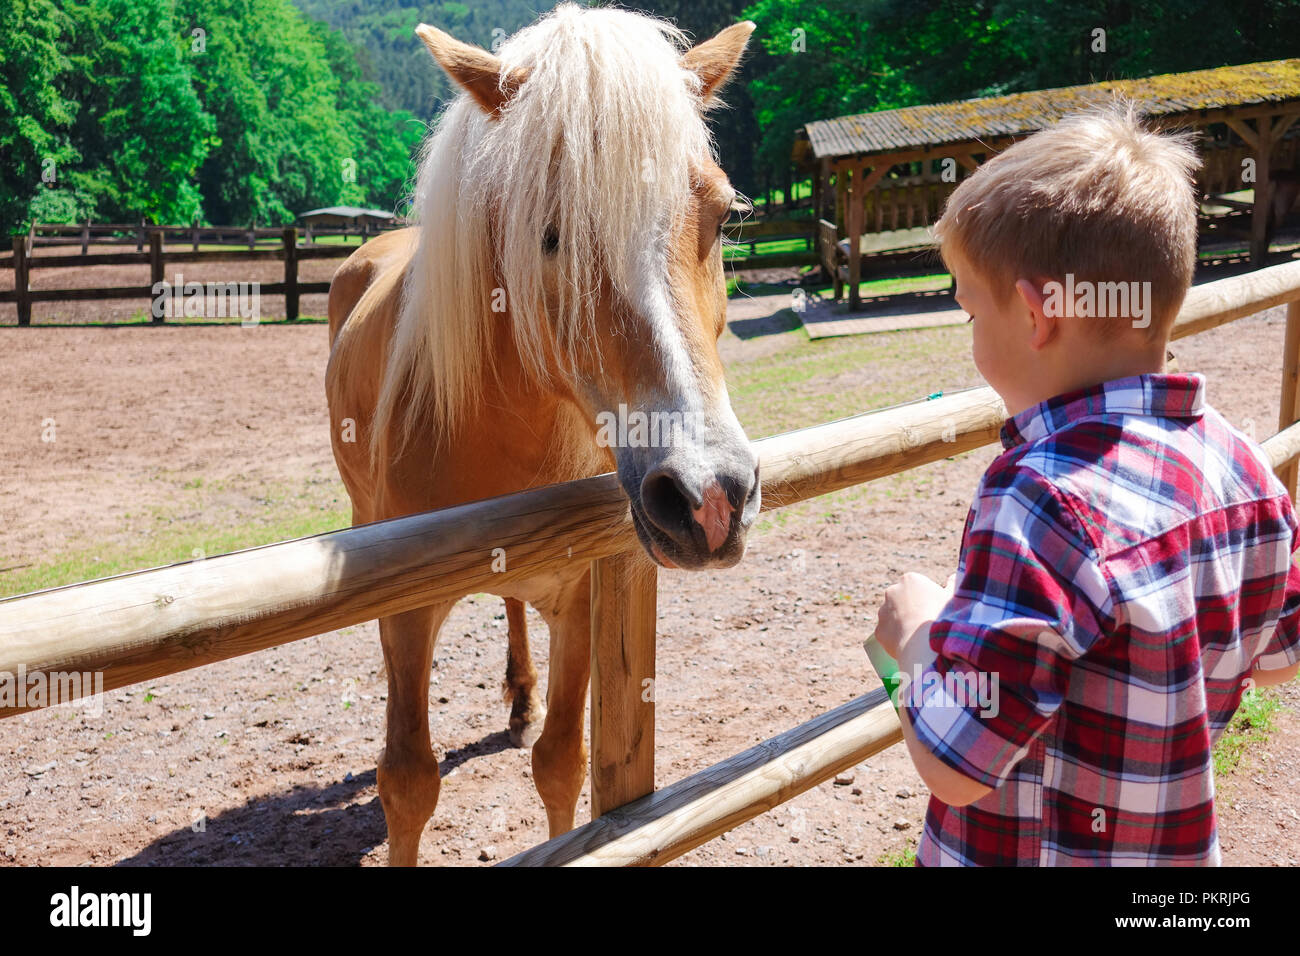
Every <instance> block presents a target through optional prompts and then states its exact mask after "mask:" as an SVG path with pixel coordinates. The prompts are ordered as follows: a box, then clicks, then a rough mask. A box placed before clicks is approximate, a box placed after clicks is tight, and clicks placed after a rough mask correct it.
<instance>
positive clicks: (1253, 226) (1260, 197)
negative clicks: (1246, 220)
mask: <svg viewBox="0 0 1300 956" xmlns="http://www.w3.org/2000/svg"><path fill="white" fill-rule="evenodd" d="M1256 125H1257V126H1258V129H1259V132H1258V134H1257V135H1256V146H1255V197H1254V200H1253V204H1252V207H1251V210H1250V261H1251V264H1252V265H1253V266H1254V267H1255V268H1256V269H1259V268H1261V267H1262V266H1264V265H1265V264H1266V263H1267V261H1268V238H1269V237H1268V214H1269V207H1271V206H1272V205H1273V172H1272V159H1271V157H1272V154H1273V130H1272V126H1271V125H1270V124H1269V120H1268V118H1267V117H1262V116H1261V117H1260V118H1259V119H1258V120H1257V121H1256Z"/></svg>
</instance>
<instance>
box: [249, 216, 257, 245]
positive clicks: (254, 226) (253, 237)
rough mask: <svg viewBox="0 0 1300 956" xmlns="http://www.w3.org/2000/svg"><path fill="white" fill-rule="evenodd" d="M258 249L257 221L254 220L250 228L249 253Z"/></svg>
mask: <svg viewBox="0 0 1300 956" xmlns="http://www.w3.org/2000/svg"><path fill="white" fill-rule="evenodd" d="M256 247H257V220H256V219H254V220H253V224H252V225H251V226H249V227H248V251H249V252H252V251H253V249H255V248H256Z"/></svg>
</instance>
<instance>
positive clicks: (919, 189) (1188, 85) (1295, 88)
mask: <svg viewBox="0 0 1300 956" xmlns="http://www.w3.org/2000/svg"><path fill="white" fill-rule="evenodd" d="M1116 95H1120V96H1123V97H1126V98H1128V99H1131V100H1133V101H1134V102H1135V103H1136V104H1137V105H1138V107H1139V108H1140V109H1141V110H1142V111H1143V113H1144V114H1145V115H1146V116H1147V117H1148V118H1149V119H1150V120H1151V121H1152V122H1153V123H1155V124H1156V125H1158V126H1160V127H1163V128H1168V129H1173V128H1179V129H1196V130H1202V131H1204V133H1205V135H1203V136H1202V137H1201V149H1202V158H1203V160H1204V165H1203V167H1202V169H1201V172H1200V174H1199V185H1200V188H1201V191H1202V196H1203V197H1206V198H1211V199H1213V198H1214V197H1218V196H1221V195H1222V194H1224V193H1232V192H1236V191H1240V190H1245V189H1251V188H1253V189H1254V193H1255V202H1254V203H1253V205H1252V204H1250V203H1245V204H1243V203H1240V202H1236V201H1233V200H1223V201H1222V202H1223V203H1224V205H1225V207H1226V208H1228V209H1234V208H1235V209H1241V210H1244V211H1246V212H1248V213H1249V217H1250V228H1249V241H1250V256H1251V260H1252V261H1253V262H1255V263H1257V264H1262V263H1263V260H1264V257H1265V254H1266V252H1267V249H1268V245H1267V231H1268V214H1269V212H1268V211H1269V204H1270V202H1271V201H1272V199H1273V187H1274V182H1275V172H1276V171H1278V170H1289V169H1296V170H1297V171H1300V124H1297V122H1296V121H1297V120H1298V119H1300V59H1289V60H1273V61H1270V62H1265V63H1248V64H1244V65H1241V66H1224V67H1218V68H1215V69H1210V70H1196V71H1193V72H1189V73H1170V74H1165V75H1161V76H1152V77H1146V78H1144V79H1136V80H1115V81H1109V82H1103V83H1091V84H1088V85H1085V86H1070V87H1062V88H1060V89H1053V90H1035V91H1033V92H1029V93H1012V94H1009V95H1006V96H990V97H982V98H980V99H973V100H964V101H961V102H956V103H940V104H935V105H927V106H910V107H905V108H902V109H895V110H883V111H880V112H876V113H861V114H858V115H854V116H841V117H838V118H835V119H827V120H818V121H816V122H811V123H808V124H807V125H806V126H805V127H803V128H802V129H800V130H798V131H797V133H796V138H795V144H794V150H793V159H794V163H795V166H796V167H798V168H799V169H801V170H803V171H804V172H805V174H811V175H812V179H813V208H814V210H815V211H816V214H817V216H818V217H819V219H821V220H822V222H821V225H820V227H819V240H818V248H819V253H820V254H821V259H822V263H823V266H824V267H826V268H828V269H829V270H831V274H832V275H833V276H834V277H835V279H836V291H837V295H838V291H839V285H840V284H841V282H845V281H846V282H847V283H848V286H849V303H850V305H851V306H852V307H855V308H856V307H857V306H858V305H859V296H858V282H859V280H860V277H861V274H862V272H861V263H862V255H861V252H862V251H863V250H864V249H868V250H869V248H871V246H872V244H871V243H870V242H867V243H866V244H865V245H864V237H868V236H870V235H871V234H873V233H884V232H889V231H893V230H898V229H907V228H915V227H919V226H928V225H929V224H930V223H932V222H933V221H934V220H935V219H937V218H938V216H939V213H940V211H941V210H942V209H943V204H944V202H945V201H946V200H947V198H948V195H949V194H950V193H951V192H952V191H953V190H954V189H955V188H956V187H957V183H958V182H959V181H960V180H961V179H962V178H964V177H965V176H966V175H967V174H968V173H969V172H970V171H972V170H974V169H975V168H977V166H978V164H979V163H980V162H983V161H984V160H986V159H987V158H988V157H989V156H990V155H993V154H995V153H997V152H998V151H1000V150H1002V149H1005V148H1006V147H1007V146H1010V145H1011V144H1012V143H1014V142H1015V141H1016V140H1017V139H1019V138H1022V137H1024V136H1027V135H1029V134H1031V133H1033V132H1036V131H1037V130H1040V129H1043V128H1044V127H1046V126H1049V125H1050V124H1052V123H1054V122H1056V121H1057V120H1059V119H1060V118H1061V117H1063V116H1066V115H1068V114H1070V113H1074V112H1078V111H1079V110H1083V109H1087V108H1089V107H1093V106H1098V105H1101V104H1104V103H1107V102H1109V101H1111V100H1112V99H1113V98H1114V97H1115V96H1116ZM1246 159H1253V160H1254V164H1253V170H1252V173H1253V176H1254V180H1255V181H1254V183H1253V184H1252V183H1250V182H1248V181H1244V179H1243V171H1244V170H1245V169H1248V168H1250V165H1251V164H1249V163H1243V161H1244V160H1246ZM945 160H946V162H945ZM874 245H876V246H879V245H881V243H880V242H879V241H878V238H877V242H876V243H875V244H874ZM837 247H838V250H839V252H838V254H837ZM854 249H857V250H859V253H860V254H859V255H851V254H848V252H849V250H854ZM844 260H847V262H845V261H844ZM841 263H843V268H841Z"/></svg>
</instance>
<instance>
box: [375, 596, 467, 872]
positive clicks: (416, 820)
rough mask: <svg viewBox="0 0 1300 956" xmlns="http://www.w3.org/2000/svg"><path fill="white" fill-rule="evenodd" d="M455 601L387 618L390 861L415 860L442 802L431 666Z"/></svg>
mask: <svg viewBox="0 0 1300 956" xmlns="http://www.w3.org/2000/svg"><path fill="white" fill-rule="evenodd" d="M450 610H451V605H450V604H443V605H438V606H436V607H426V608H419V609H418V610H415V611H408V612H407V613H405V614H398V615H395V616H393V617H386V618H382V619H381V620H380V621H379V635H380V640H381V642H382V643H383V646H384V665H385V667H386V668H387V670H388V721H387V728H386V740H385V745H384V752H383V754H382V755H381V756H380V758H379V772H378V782H379V800H380V802H381V803H382V804H383V807H384V819H385V820H386V821H387V822H388V864H389V865H390V866H414V865H415V863H416V859H417V858H418V857H419V855H420V835H421V834H422V833H423V832H424V825H425V823H427V822H428V820H429V817H430V816H432V815H433V809H434V807H436V806H437V805H438V789H439V786H440V782H439V776H438V761H437V759H436V758H435V757H434V755H433V747H432V745H431V743H430V740H429V669H430V668H431V667H432V666H433V646H434V643H435V642H436V641H437V638H438V629H439V628H441V627H442V622H443V621H444V620H446V618H447V613H448V612H449V611H450Z"/></svg>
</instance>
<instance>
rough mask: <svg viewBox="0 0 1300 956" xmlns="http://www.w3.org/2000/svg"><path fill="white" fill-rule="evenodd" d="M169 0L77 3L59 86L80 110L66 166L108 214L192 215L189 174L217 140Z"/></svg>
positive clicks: (173, 218)
mask: <svg viewBox="0 0 1300 956" xmlns="http://www.w3.org/2000/svg"><path fill="white" fill-rule="evenodd" d="M172 12H173V3H172V0H89V2H86V3H81V4H75V5H73V6H72V7H71V8H70V14H71V16H72V19H73V22H74V24H75V26H74V28H73V32H72V37H71V40H70V42H69V43H68V45H67V49H68V58H69V60H70V61H71V63H72V64H73V66H74V70H73V71H72V72H70V73H69V74H67V75H66V77H65V84H64V86H65V90H66V93H67V95H68V96H69V97H71V98H73V99H75V100H76V101H77V102H78V103H79V105H80V109H79V111H78V114H77V119H76V122H75V124H74V126H73V129H72V139H73V142H74V143H75V144H76V146H77V148H78V150H79V152H80V153H81V163H80V164H79V165H78V167H77V169H75V170H74V171H73V172H72V173H71V174H70V177H69V178H70V179H71V180H72V181H73V183H74V186H75V188H76V191H77V192H78V193H79V194H82V195H86V196H91V197H93V198H94V205H95V209H96V214H97V215H98V216H100V217H103V218H105V219H108V220H110V221H118V222H121V221H126V222H130V221H134V220H135V219H136V218H138V217H140V216H146V217H148V218H150V219H151V220H153V221H155V222H189V221H191V220H192V219H193V218H194V217H195V216H196V215H198V214H199V212H200V210H201V207H202V197H201V195H200V192H199V188H198V184H197V183H196V182H195V181H194V175H195V173H196V172H197V170H198V169H199V166H200V165H201V164H202V163H203V161H204V159H205V158H206V157H207V155H208V153H209V151H210V150H211V148H212V146H213V145H214V143H215V140H214V136H213V132H214V129H215V124H214V122H213V119H212V117H211V116H210V115H209V114H208V113H206V112H205V111H204V109H203V104H202V103H200V102H199V98H198V95H197V94H196V92H195V90H194V88H193V86H192V85H191V82H190V73H189V70H188V68H187V66H186V64H185V62H184V61H183V59H182V53H181V41H180V39H179V38H178V36H177V30H176V28H175V26H174V23H173V19H172Z"/></svg>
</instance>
